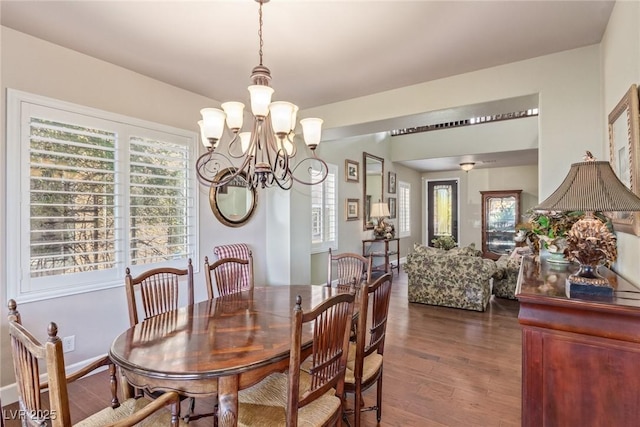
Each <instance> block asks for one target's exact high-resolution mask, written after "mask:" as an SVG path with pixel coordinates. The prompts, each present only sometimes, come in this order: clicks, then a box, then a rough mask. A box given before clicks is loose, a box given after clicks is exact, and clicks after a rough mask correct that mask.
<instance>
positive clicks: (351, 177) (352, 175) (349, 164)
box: [344, 159, 360, 182]
mask: <svg viewBox="0 0 640 427" xmlns="http://www.w3.org/2000/svg"><path fill="white" fill-rule="evenodd" d="M344 176H345V179H346V181H347V182H359V181H360V163H358V162H356V161H355V160H348V159H347V160H345V161H344Z"/></svg>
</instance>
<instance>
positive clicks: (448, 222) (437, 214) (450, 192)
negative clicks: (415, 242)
mask: <svg viewBox="0 0 640 427" xmlns="http://www.w3.org/2000/svg"><path fill="white" fill-rule="evenodd" d="M440 236H452V237H453V238H454V239H455V240H456V242H459V241H460V240H459V239H458V180H457V179H453V180H444V181H427V242H426V244H427V245H429V246H431V241H432V240H433V239H435V238H437V237H440Z"/></svg>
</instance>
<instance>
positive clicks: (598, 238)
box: [566, 216, 618, 267]
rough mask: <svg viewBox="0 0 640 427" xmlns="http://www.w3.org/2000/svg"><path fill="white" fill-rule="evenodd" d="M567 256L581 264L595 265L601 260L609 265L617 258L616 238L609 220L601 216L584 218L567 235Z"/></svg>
mask: <svg viewBox="0 0 640 427" xmlns="http://www.w3.org/2000/svg"><path fill="white" fill-rule="evenodd" d="M566 253H567V258H569V259H570V260H575V261H578V262H579V263H580V264H583V265H590V266H593V267H597V266H598V265H599V264H600V263H601V262H603V261H604V263H605V264H606V265H607V266H610V265H611V264H613V263H614V262H615V260H616V259H617V258H618V249H617V239H616V236H615V234H613V233H612V232H611V231H610V222H609V221H608V220H603V219H602V217H599V216H596V217H593V218H589V217H587V218H585V220H583V221H580V222H579V223H578V224H576V226H575V227H573V228H572V229H571V230H570V231H569V234H568V236H567V250H566Z"/></svg>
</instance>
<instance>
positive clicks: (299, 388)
mask: <svg viewBox="0 0 640 427" xmlns="http://www.w3.org/2000/svg"><path fill="white" fill-rule="evenodd" d="M354 292H355V290H354V289H352V291H351V292H349V293H346V292H344V293H339V294H337V295H335V296H333V297H330V298H328V299H327V300H325V301H323V302H322V303H320V304H318V305H317V306H316V307H314V308H312V309H311V310H309V311H307V312H303V311H302V307H301V304H302V299H301V298H300V296H299V295H298V296H297V297H296V304H295V307H294V309H293V319H292V327H291V351H290V355H289V370H288V374H286V373H275V374H271V375H269V376H268V377H266V378H265V379H263V380H262V381H260V382H259V383H257V384H256V385H254V386H252V387H250V388H248V389H245V390H241V391H240V392H239V393H238V403H239V404H238V426H269V427H271V426H284V425H286V426H287V427H296V426H298V425H304V426H327V425H338V423H339V422H340V419H341V415H342V408H343V398H344V393H343V391H344V373H345V368H346V363H347V350H348V344H349V329H350V325H351V319H352V316H353V309H354V305H355V293H354ZM305 323H311V324H312V325H313V343H312V346H311V347H310V349H311V355H310V356H309V357H307V358H306V362H305V363H308V366H307V367H306V370H301V369H300V365H301V363H302V358H303V350H304V349H303V348H302V347H303V345H304V346H305V348H309V347H308V346H307V345H306V343H303V342H302V327H303V325H304V324H305ZM305 355H306V354H305Z"/></svg>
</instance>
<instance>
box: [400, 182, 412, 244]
mask: <svg viewBox="0 0 640 427" xmlns="http://www.w3.org/2000/svg"><path fill="white" fill-rule="evenodd" d="M398 235H399V237H408V236H411V184H409V183H408V182H404V181H398Z"/></svg>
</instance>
